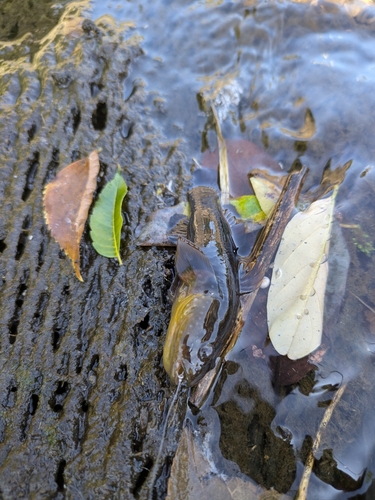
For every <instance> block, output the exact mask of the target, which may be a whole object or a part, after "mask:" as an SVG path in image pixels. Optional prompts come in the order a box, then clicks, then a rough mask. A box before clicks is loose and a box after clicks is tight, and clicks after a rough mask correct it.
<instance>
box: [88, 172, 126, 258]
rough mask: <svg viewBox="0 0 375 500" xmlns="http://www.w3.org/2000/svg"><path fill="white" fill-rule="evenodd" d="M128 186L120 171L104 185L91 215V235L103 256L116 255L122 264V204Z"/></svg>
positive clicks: (93, 242)
mask: <svg viewBox="0 0 375 500" xmlns="http://www.w3.org/2000/svg"><path fill="white" fill-rule="evenodd" d="M127 192H128V187H127V185H126V183H125V181H124V179H123V178H122V176H121V174H120V173H119V172H117V173H116V175H115V176H114V178H113V179H112V180H111V181H110V182H108V184H106V185H105V186H104V189H103V191H102V192H101V193H100V195H99V198H98V200H97V202H96V203H95V206H94V209H93V211H92V215H91V217H90V229H91V231H90V235H91V239H92V244H93V246H94V248H95V250H96V251H97V252H98V253H99V254H100V255H103V257H116V258H117V259H118V261H119V263H120V264H122V262H121V258H120V236H121V228H122V224H123V219H122V215H121V206H122V202H123V199H124V197H125V195H126V193H127Z"/></svg>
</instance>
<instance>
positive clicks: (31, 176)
mask: <svg viewBox="0 0 375 500" xmlns="http://www.w3.org/2000/svg"><path fill="white" fill-rule="evenodd" d="M38 167H39V151H35V153H34V155H33V156H32V158H30V160H29V168H28V171H27V177H26V185H25V189H24V190H23V194H22V201H26V200H27V199H28V198H29V196H30V194H31V191H32V190H33V187H34V181H35V176H36V172H37V170H38Z"/></svg>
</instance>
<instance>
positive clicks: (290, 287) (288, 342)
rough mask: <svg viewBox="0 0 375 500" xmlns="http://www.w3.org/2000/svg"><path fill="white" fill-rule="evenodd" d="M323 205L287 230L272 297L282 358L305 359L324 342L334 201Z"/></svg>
mask: <svg viewBox="0 0 375 500" xmlns="http://www.w3.org/2000/svg"><path fill="white" fill-rule="evenodd" d="M335 195H336V191H335V192H334V194H333V195H332V196H330V197H329V198H326V199H324V200H318V201H316V202H314V203H312V204H311V205H310V207H309V208H308V209H307V210H306V211H305V212H300V213H298V214H297V215H296V216H295V217H293V219H292V220H291V221H290V222H289V224H288V225H287V227H286V229H285V232H284V235H283V238H282V241H281V243H280V246H279V249H278V252H277V255H276V259H275V265H274V269H273V273H272V280H271V287H270V291H269V294H268V302H267V314H268V327H269V335H270V338H271V341H272V343H273V346H274V347H275V349H276V351H277V352H278V353H279V354H282V355H285V354H286V355H287V356H288V357H289V358H290V359H300V358H303V357H304V356H307V355H308V354H310V353H311V352H312V351H314V350H315V349H316V348H317V347H318V346H319V345H320V342H321V338H322V330H323V312H324V294H325V288H326V281H327V275H328V262H327V254H328V248H329V238H330V233H331V225H332V217H333V207H334V198H335Z"/></svg>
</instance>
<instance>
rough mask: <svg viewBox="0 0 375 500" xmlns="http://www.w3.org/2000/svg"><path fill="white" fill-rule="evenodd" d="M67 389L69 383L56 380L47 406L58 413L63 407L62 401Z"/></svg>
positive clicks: (68, 388) (68, 389)
mask: <svg viewBox="0 0 375 500" xmlns="http://www.w3.org/2000/svg"><path fill="white" fill-rule="evenodd" d="M69 391H70V384H69V383H68V382H66V381H62V380H59V381H58V382H57V385H56V389H55V392H54V393H53V395H52V397H51V398H50V400H49V401H48V404H49V406H50V407H51V409H52V410H53V411H54V412H56V413H58V412H60V411H61V410H62V409H63V407H64V401H65V399H66V397H67V395H68V394H69Z"/></svg>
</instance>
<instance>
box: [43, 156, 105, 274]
mask: <svg viewBox="0 0 375 500" xmlns="http://www.w3.org/2000/svg"><path fill="white" fill-rule="evenodd" d="M99 166H100V165H99V157H98V153H97V152H96V151H93V152H92V153H91V154H90V156H89V157H88V158H84V159H83V160H78V161H76V162H74V163H71V164H70V165H68V166H67V167H65V168H63V169H62V170H61V171H60V172H59V173H58V174H57V176H56V177H55V178H54V179H53V180H52V181H51V182H50V183H49V184H47V186H46V188H45V190H44V200H43V201H44V210H45V218H46V221H47V225H48V228H49V230H50V231H51V234H52V236H53V237H54V238H55V240H56V241H57V242H58V243H59V245H60V247H61V248H62V249H63V250H64V251H65V253H66V254H67V255H68V257H70V259H71V260H72V263H73V268H74V271H75V273H76V276H77V278H78V279H79V280H80V281H83V279H82V276H81V272H80V260H79V245H80V241H81V237H82V233H83V229H84V227H85V222H86V219H87V215H88V212H89V208H90V205H91V203H92V195H93V193H94V191H95V189H96V178H97V176H98V173H99Z"/></svg>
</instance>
